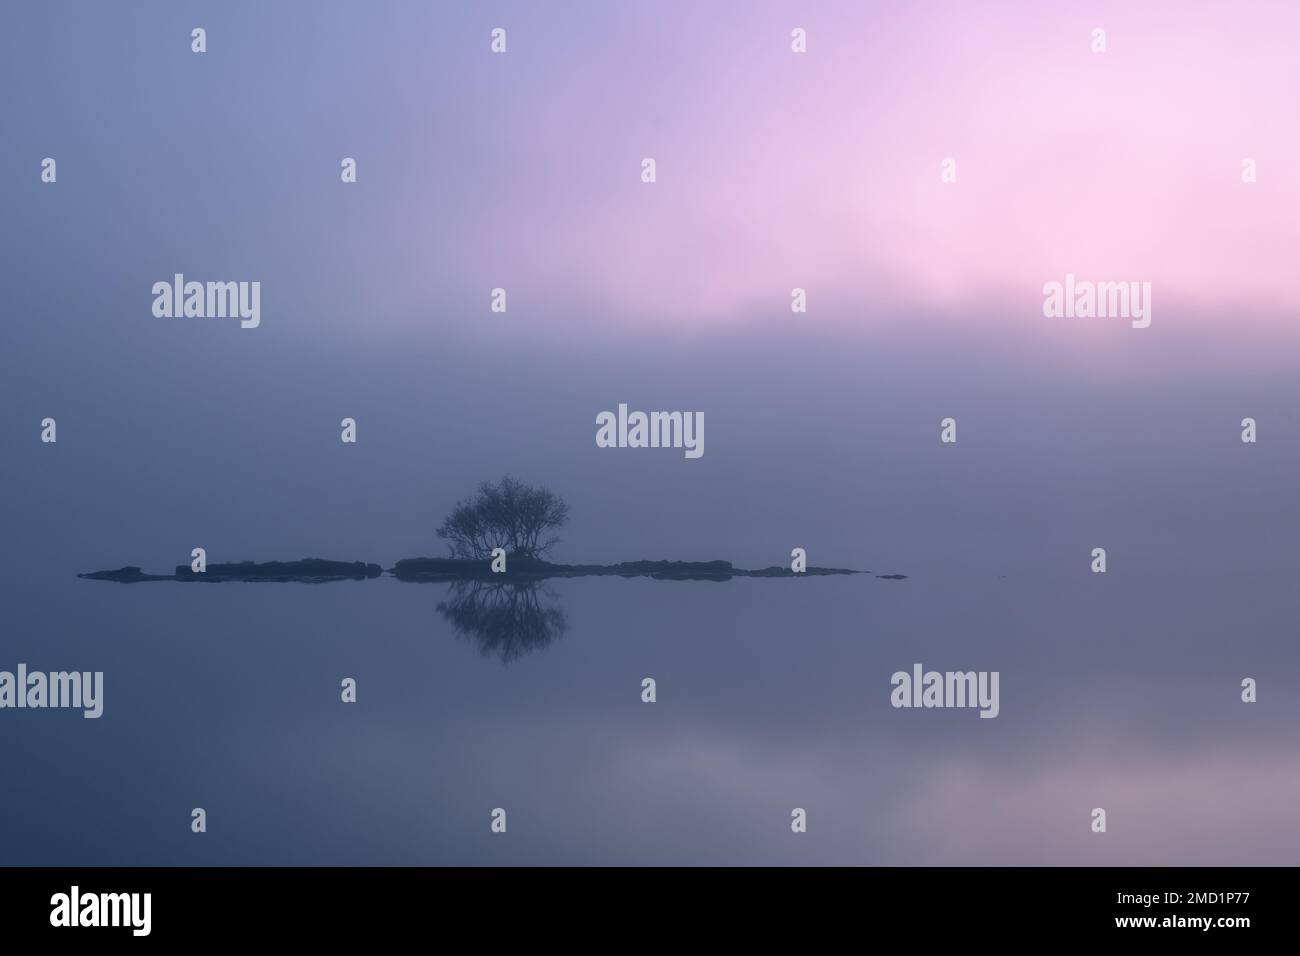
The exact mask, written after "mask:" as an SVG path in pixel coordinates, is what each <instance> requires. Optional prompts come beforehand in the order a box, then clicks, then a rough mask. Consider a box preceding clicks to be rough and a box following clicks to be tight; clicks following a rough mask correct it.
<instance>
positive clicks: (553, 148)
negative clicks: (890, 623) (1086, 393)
mask: <svg viewBox="0 0 1300 956" xmlns="http://www.w3.org/2000/svg"><path fill="white" fill-rule="evenodd" d="M1049 6H1050V7H1054V8H1055V9H1053V10H1048V9H1047V8H1048V7H1049ZM562 9H563V8H562ZM605 16H607V17H608V21H600V22H588V21H589V20H590V19H591V18H589V17H587V18H584V17H578V16H576V15H575V16H572V17H569V18H568V20H567V21H565V20H564V19H563V18H561V23H560V26H556V25H555V24H554V23H549V25H548V26H546V27H545V28H543V26H542V25H541V24H535V25H534V27H535V28H534V27H530V26H529V24H528V23H526V22H522V21H520V22H516V21H513V20H510V19H509V18H508V17H507V18H505V19H504V21H503V22H507V23H514V24H515V28H514V30H513V33H512V42H513V43H514V47H513V48H512V52H511V56H516V55H517V59H515V60H513V61H511V63H510V64H509V66H508V67H505V66H502V65H501V64H496V63H485V64H482V65H481V66H480V67H479V69H480V71H481V72H480V73H479V74H477V76H476V77H471V78H470V79H469V80H468V81H467V82H468V84H469V85H470V86H471V87H473V85H474V84H475V83H476V81H477V82H481V83H482V84H484V85H485V86H486V85H487V84H488V83H490V84H491V86H490V88H489V89H484V90H481V92H482V94H483V110H484V111H485V114H486V116H487V117H490V118H489V119H487V120H485V121H484V126H483V129H482V130H480V131H479V133H478V135H479V137H480V139H479V141H478V142H477V143H474V144H473V145H471V147H470V149H471V150H473V149H476V148H477V149H480V150H482V151H483V154H484V155H485V156H498V157H499V151H505V152H506V154H507V156H508V157H509V158H508V159H507V160H505V161H504V162H503V161H502V160H501V159H500V158H497V159H496V160H494V161H493V162H494V166H495V168H494V169H493V170H492V174H491V176H488V175H487V174H486V173H485V175H484V179H483V181H482V183H481V191H479V192H476V194H475V196H474V198H473V202H474V204H475V210H476V212H475V214H474V216H473V217H468V216H467V219H466V221H465V222H464V223H463V226H464V228H463V230H462V231H461V234H460V238H459V241H458V242H457V243H456V244H455V247H454V248H452V249H444V250H442V251H441V252H440V253H439V255H441V256H442V257H443V258H448V257H449V258H450V261H451V263H460V264H462V265H463V266H464V270H463V271H464V274H466V275H470V276H473V277H474V279H475V281H477V280H478V278H479V273H481V272H483V271H484V267H483V262H484V261H485V258H487V259H488V260H489V261H492V262H494V263H495V264H496V266H495V267H496V272H497V275H499V276H501V277H508V278H509V279H510V281H512V282H514V283H515V285H516V286H517V287H518V288H520V290H521V291H524V292H525V293H526V294H528V295H532V296H534V297H535V298H536V300H537V303H538V305H539V307H540V305H541V304H542V303H543V302H545V303H548V304H550V305H552V306H554V305H556V304H557V303H561V302H562V303H563V305H564V307H565V308H570V307H572V306H573V305H575V304H581V306H583V307H585V308H586V309H588V310H595V311H597V312H599V313H600V314H601V315H602V316H603V317H604V318H606V319H608V320H609V321H610V322H625V321H629V320H632V321H637V320H644V321H647V322H653V323H659V324H663V323H675V322H689V323H698V322H701V321H708V322H726V321H742V322H743V321H746V320H748V319H750V318H753V317H755V316H763V315H770V316H779V315H780V314H782V313H785V314H788V309H789V306H788V302H789V295H790V289H791V288H792V287H794V286H802V287H805V288H807V289H808V293H809V300H810V319H809V320H810V321H816V322H826V323H833V322H837V321H861V319H860V318H857V319H853V320H847V319H843V318H842V316H843V315H844V314H845V313H847V312H852V313H854V314H856V315H858V316H861V315H862V314H863V312H867V313H870V312H872V310H878V312H879V313H882V314H883V313H885V312H888V311H890V310H898V309H906V308H909V307H910V308H914V309H915V308H924V309H928V310H932V311H938V312H940V313H944V314H948V315H950V316H952V317H953V318H960V317H961V316H962V315H969V314H972V313H981V314H987V313H988V312H990V311H997V312H999V313H1005V314H1007V315H1008V316H1009V318H1008V321H1011V320H1013V319H1012V318H1010V316H1014V320H1019V319H1020V317H1022V316H1023V317H1024V318H1026V319H1032V318H1033V317H1034V315H1035V314H1036V313H1037V312H1038V309H1039V308H1040V306H1041V302H1042V294H1041V286H1042V284H1043V283H1044V282H1045V281H1049V280H1052V279H1058V280H1059V279H1061V278H1062V277H1063V276H1064V274H1065V273H1066V272H1073V273H1075V274H1076V275H1078V276H1079V277H1080V278H1092V279H1096V280H1124V279H1131V280H1145V281H1150V282H1152V283H1153V286H1154V290H1153V297H1154V300H1155V308H1156V322H1157V323H1159V322H1160V321H1161V319H1162V318H1163V319H1164V320H1166V321H1174V320H1175V318H1176V317H1177V316H1178V315H1179V314H1183V315H1184V316H1185V318H1184V321H1189V322H1194V321H1199V319H1198V318H1197V316H1202V317H1203V316H1206V315H1211V314H1216V315H1222V314H1223V313H1224V312H1225V311H1226V312H1227V313H1229V314H1231V315H1234V316H1235V315H1241V314H1249V315H1251V316H1254V317H1257V318H1259V319H1260V320H1261V321H1266V322H1270V323H1271V322H1290V321H1291V320H1292V319H1293V318H1294V316H1295V313H1296V310H1297V307H1300V301H1298V299H1300V294H1298V293H1297V290H1296V286H1295V283H1294V280H1293V276H1294V274H1295V273H1296V271H1297V258H1298V256H1297V253H1298V252H1300V111H1298V108H1297V99H1296V95H1297V91H1300V57H1298V56H1296V54H1295V51H1294V48H1293V38H1294V36H1295V35H1296V34H1297V30H1298V29H1300V6H1297V5H1295V4H1292V3H1259V4H1245V5H1235V6H1233V5H1225V4H1217V5H1213V6H1211V5H1209V4H1198V3H1187V2H1146V3H1114V4H1110V3H1096V4H1075V3H1072V4H1051V5H1049V4H1042V3H996V4H971V3H929V2H918V3H906V4H903V3H873V4H864V3H848V4H767V5H754V6H752V7H751V5H748V4H746V5H745V13H744V15H743V16H741V15H740V14H739V13H738V12H737V11H736V10H735V9H734V8H732V7H731V6H730V5H725V4H717V5H707V7H706V8H705V9H702V10H699V11H697V12H695V13H694V14H692V16H691V17H688V18H686V19H685V20H683V18H681V17H678V18H674V19H672V20H668V19H664V18H657V17H654V16H651V15H650V14H649V13H647V12H641V13H632V12H626V11H620V12H619V13H618V14H613V13H607V14H605ZM631 18H639V19H637V21H636V22H630V20H631ZM566 24H567V26H566ZM795 26H803V27H805V28H806V29H807V30H808V46H809V50H808V53H807V54H805V55H796V54H794V53H792V52H791V51H790V47H789V44H790V39H789V32H790V30H791V29H792V28H793V27H795ZM580 27H581V28H582V29H581V32H573V31H576V30H578V29H579V28H580ZM1094 27H1101V28H1103V29H1105V31H1106V41H1107V48H1108V49H1107V52H1105V53H1104V54H1095V53H1093V52H1091V51H1090V41H1091V31H1092V29H1093V28H1094ZM566 43H567V44H568V45H567V46H565V47H564V48H565V49H569V50H571V51H572V55H571V56H570V57H568V58H563V57H559V55H558V54H557V50H556V44H561V45H562V46H563V45H564V44H566ZM498 67H500V69H499V70H498V72H499V74H500V75H499V76H495V77H493V78H491V79H485V76H484V72H482V71H488V70H493V69H498ZM506 69H509V70H512V71H513V73H506V72H505V70H506ZM643 156H652V157H654V158H655V159H656V161H657V163H658V182H657V183H656V184H654V185H644V184H642V183H641V182H640V181H639V168H640V161H641V159H642V157H643ZM945 157H953V158H954V159H955V160H956V162H957V177H958V178H957V182H956V183H955V184H951V185H946V184H943V183H941V181H940V175H939V171H940V163H941V161H942V160H943V159H944V158H945ZM1246 157H1251V158H1253V159H1255V160H1256V162H1257V164H1258V177H1259V181H1258V182H1256V183H1254V184H1252V185H1246V184H1243V183H1242V181H1241V164H1242V160H1243V159H1244V158H1246ZM417 208H418V207H417ZM410 215H411V216H412V219H411V221H410V222H409V223H408V228H409V229H410V231H411V233H412V239H413V240H414V241H416V242H417V243H419V242H421V241H423V242H426V243H438V244H439V245H441V244H442V243H444V242H445V239H446V237H445V236H444V235H441V228H439V229H434V228H431V227H429V226H428V225H427V223H426V224H425V225H424V226H421V224H420V222H419V220H418V218H415V216H416V214H415V213H412V214H410ZM450 271H453V272H454V271H457V270H456V269H455V268H454V267H453V268H452V269H451V270H450ZM483 281H487V276H483ZM501 282H502V284H508V283H506V281H505V278H502V279H501ZM479 284H481V283H479ZM492 284H496V283H495V282H493V283H492ZM473 291H474V293H475V294H476V295H477V294H478V289H477V285H475V286H474V289H473ZM832 307H833V308H832ZM819 313H820V314H819ZM832 313H834V314H832Z"/></svg>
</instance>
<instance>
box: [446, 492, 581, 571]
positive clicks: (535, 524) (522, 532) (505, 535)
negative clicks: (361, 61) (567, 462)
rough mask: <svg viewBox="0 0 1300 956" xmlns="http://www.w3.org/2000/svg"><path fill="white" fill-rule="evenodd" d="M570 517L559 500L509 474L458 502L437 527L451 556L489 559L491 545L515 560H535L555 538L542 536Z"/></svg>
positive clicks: (556, 539)
mask: <svg viewBox="0 0 1300 956" xmlns="http://www.w3.org/2000/svg"><path fill="white" fill-rule="evenodd" d="M568 517H569V506H568V504H567V503H566V502H565V500H564V499H563V498H561V497H560V496H559V495H557V494H555V492H553V491H548V490H547V489H545V488H534V487H532V486H531V485H525V484H524V483H523V482H520V481H516V480H515V479H514V478H511V477H510V476H509V475H507V476H506V477H504V478H502V479H501V480H500V481H499V482H497V483H496V484H493V483H492V482H490V481H485V482H483V484H481V485H479V487H478V492H477V493H476V494H475V495H474V496H473V497H472V498H470V499H468V500H466V501H462V502H459V503H458V504H457V505H456V507H455V508H454V509H452V512H451V514H449V515H447V517H446V518H445V519H444V520H443V522H442V524H441V525H440V526H439V528H438V537H440V538H445V539H446V540H447V547H448V548H449V549H450V550H451V556H452V557H453V558H473V559H478V558H488V557H490V556H491V555H492V549H493V548H504V549H505V551H506V554H508V555H510V556H511V557H519V558H540V557H541V556H542V555H543V554H545V553H546V551H547V549H549V548H550V547H551V546H552V545H554V544H555V543H556V542H557V541H559V540H560V539H559V538H558V537H555V536H553V535H552V536H551V537H544V536H545V535H547V534H548V533H549V532H550V531H552V530H553V529H555V528H558V527H560V526H561V525H563V524H564V522H565V521H566V520H568Z"/></svg>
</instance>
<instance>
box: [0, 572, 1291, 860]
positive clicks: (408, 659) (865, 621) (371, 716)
mask: <svg viewBox="0 0 1300 956" xmlns="http://www.w3.org/2000/svg"><path fill="white" fill-rule="evenodd" d="M1103 583H1104V586H1103ZM28 585H29V586H28V587H25V588H23V589H22V592H21V593H20V594H18V595H16V606H15V607H11V608H10V614H11V615H13V618H12V619H14V620H16V627H15V634H16V640H14V641H12V642H7V644H9V645H10V646H12V648H13V650H12V652H11V653H12V655H16V656H15V661H16V660H26V661H28V662H29V663H30V664H31V665H32V666H33V667H36V666H38V664H39V663H40V662H44V664H45V666H47V667H49V668H50V669H54V668H55V666H56V665H59V666H72V663H73V662H75V666H77V667H85V668H94V669H102V670H104V671H105V672H106V691H105V714H104V716H103V717H102V718H101V719H99V720H98V721H88V720H83V719H81V717H80V716H79V715H78V714H77V713H75V712H57V711H47V712H39V713H37V712H31V711H22V712H19V711H10V712H8V713H6V714H5V721H6V733H5V735H4V737H3V739H2V740H0V754H2V757H3V763H4V765H5V767H6V768H8V773H7V774H6V776H7V777H8V779H9V781H10V783H9V785H8V786H7V787H6V788H5V798H4V799H5V803H6V814H5V817H4V819H5V825H4V827H3V830H0V834H2V841H0V849H2V851H3V858H4V862H7V863H67V864H96V863H103V864H109V863H138V864H160V863H217V864H239V863H250V864H276V863H287V864H316V863H318V864H325V863H362V864H380V863H396V864H421V863H642V862H650V863H808V862H812V863H897V864H909V863H917V864H923V863H956V864H962V863H986V862H995V863H1067V862H1080V863H1110V862H1119V863H1172V862H1182V863H1231V862H1241V863H1263V862H1273V863H1285V862H1292V861H1293V860H1294V857H1295V851H1296V841H1295V838H1294V826H1293V823H1292V820H1293V818H1294V807H1295V805H1296V804H1295V800H1296V797H1297V796H1298V795H1300V779H1298V777H1297V771H1296V763H1295V759H1294V748H1295V737H1294V728H1295V727H1296V726H1297V721H1296V718H1297V710H1296V704H1295V701H1296V699H1297V698H1296V694H1295V691H1296V689H1297V688H1296V685H1295V681H1294V679H1293V678H1288V677H1286V676H1279V675H1287V674H1292V675H1293V674H1295V672H1296V665H1297V663H1300V652H1297V651H1296V650H1295V649H1294V645H1289V646H1287V645H1279V644H1277V643H1276V642H1274V641H1271V640H1264V639H1261V638H1258V637H1254V636H1252V628H1251V627H1250V626H1248V625H1249V624H1250V622H1251V621H1258V622H1267V621H1271V620H1279V619H1284V618H1286V617H1288V616H1290V615H1291V614H1293V612H1294V603H1295V598H1294V597H1293V589H1291V588H1290V587H1289V586H1288V585H1287V582H1286V581H1283V580H1276V581H1268V580H1258V579H1256V580H1250V581H1246V580H1236V581H1234V580H1232V579H1230V578H1213V577H1205V578H1204V579H1201V580H1190V579H1187V578H1185V577H1179V578H1173V579H1168V580H1161V579H1155V578H1147V579H1140V580H1135V579H1127V580H1126V579H1123V578H1121V577H1118V576H1115V575H1111V576H1109V578H1108V579H1104V582H1103V580H1102V579H1096V578H1093V577H1092V576H1090V575H1087V576H1080V577H1077V578H1076V579H1074V580H1073V581H1067V580H1062V579H1059V578H1058V579H1053V578H1049V577H1044V576H1033V575H1028V576H1023V577H1014V576H1011V577H1006V578H998V577H997V576H992V575H990V576H987V577H982V578H976V577H974V576H965V577H963V576H960V575H947V576H945V575H941V574H936V575H935V576H933V577H925V576H922V577H916V578H912V579H910V580H908V581H903V582H889V581H879V580H876V579H874V578H869V577H865V576H861V577H854V578H827V579H805V580H797V581H787V580H778V581H762V580H737V581H732V582H728V583H710V582H660V581H652V580H645V579H637V580H621V579H586V580H570V581H562V582H557V583H555V584H553V585H551V586H549V587H547V588H546V589H544V592H539V593H538V594H537V595H535V597H536V600H537V602H538V603H537V605H536V608H537V609H538V611H539V612H540V613H545V612H546V611H547V610H550V609H559V610H561V611H562V612H563V618H564V620H563V622H562V624H561V625H560V626H559V627H557V628H555V629H556V630H559V629H560V628H562V629H563V633H562V634H560V635H559V636H558V637H556V638H555V639H554V640H552V641H551V642H550V643H549V644H542V645H541V646H534V647H531V648H530V647H528V646H526V643H527V642H526V641H525V642H524V643H523V644H516V646H514V647H508V646H505V645H500V644H497V645H491V646H485V645H484V643H483V641H482V640H481V639H480V638H481V635H479V636H478V637H476V636H475V635H473V634H466V633H458V631H457V629H456V628H455V627H453V625H452V624H451V623H450V622H449V621H448V619H447V617H446V615H445V614H444V613H443V612H440V611H439V610H438V604H439V603H440V602H443V603H444V606H445V602H447V601H448V599H449V598H454V594H451V593H450V592H451V589H450V588H449V587H448V586H446V585H415V584H402V583H398V582H396V581H393V580H390V579H383V580H379V581H372V582H356V583H352V582H349V583H340V584H332V585H319V586H309V585H296V584H294V585H275V584H264V585H256V584H222V585H206V586H199V585H195V586H181V585H171V584H158V585H141V586H121V585H114V584H106V583H99V582H87V581H80V580H76V579H62V580H46V581H39V582H38V581H30V582H28ZM1243 593H1249V594H1250V595H1252V598H1251V601H1250V607H1249V610H1245V611H1244V613H1245V617H1243V610H1244V609H1243V605H1242V600H1241V597H1242V595H1243ZM1121 611H1122V613H1120V612H1121ZM15 612H16V614H15ZM547 620H549V621H551V622H552V623H553V624H554V623H555V622H556V618H555V617H554V615H552V616H550V617H548V618H547ZM92 622H93V626H92ZM267 622H275V623H267ZM1263 630H1264V629H1260V631H1259V632H1260V633H1263ZM991 635H992V636H991ZM523 637H525V638H526V637H527V635H523ZM503 648H504V649H505V651H506V654H505V656H507V657H510V656H511V655H515V656H513V659H511V660H509V662H508V663H507V662H505V661H503V653H502V652H503ZM914 661H920V662H922V663H924V664H926V665H927V666H932V667H936V668H938V669H993V670H999V671H1000V672H1001V674H1002V678H1001V715H1000V716H999V717H998V718H997V719H995V720H987V719H985V720H981V719H978V718H977V716H976V712H975V711H972V710H930V711H908V710H895V709H893V708H891V707H890V706H889V700H888V693H889V684H888V679H889V675H890V674H891V673H892V672H893V671H894V670H898V669H904V670H906V669H909V668H910V665H911V664H912V663H913V662H914ZM1238 674H1242V675H1247V674H1264V675H1269V676H1268V678H1267V679H1266V680H1264V681H1263V682H1262V687H1261V701H1260V703H1259V704H1257V705H1255V706H1252V707H1247V706H1245V705H1243V704H1241V703H1240V702H1239V700H1238V690H1237V688H1236V679H1235V678H1236V675H1238ZM1225 675H1226V676H1225ZM344 676H353V677H355V678H356V679H357V681H358V685H359V701H358V703H356V704H355V705H344V704H342V703H341V702H340V701H339V691H338V686H339V681H340V680H341V679H342V678H343V677H344ZM646 676H651V677H654V678H655V679H656V681H657V683H658V701H657V702H656V703H654V704H646V703H642V702H641V700H640V681H641V679H642V678H643V677H646ZM195 806H202V807H204V808H205V809H206V810H207V811H208V819H209V829H208V832H207V833H206V834H204V835H194V834H192V833H190V831H189V811H190V809H191V808H192V807H195ZM796 806H798V807H803V808H805V809H807V811H808V814H809V828H808V832H807V834H806V835H803V836H800V837H796V836H794V835H793V834H791V832H790V830H789V814H790V810H791V808H792V807H796ZM1094 806H1104V807H1106V809H1107V812H1108V815H1109V832H1108V833H1107V834H1105V835H1104V836H1099V835H1095V834H1092V833H1090V832H1089V828H1088V823H1089V817H1088V813H1089V811H1090V810H1091V808H1092V807H1094ZM494 807H504V808H505V809H506V810H507V813H508V825H509V829H508V832H507V834H505V835H504V836H502V835H493V834H491V833H490V832H489V815H490V812H491V810H492V809H493V808H494Z"/></svg>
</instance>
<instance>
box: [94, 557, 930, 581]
mask: <svg viewBox="0 0 1300 956" xmlns="http://www.w3.org/2000/svg"><path fill="white" fill-rule="evenodd" d="M870 573H871V572H869V571H855V570H851V569H848V568H815V567H810V568H808V570H806V571H801V572H795V571H792V570H790V569H789V568H787V567H781V566H779V565H773V566H772V567H768V568H760V569H757V570H748V569H746V568H737V567H735V566H733V565H732V563H731V562H730V561H623V562H621V563H619V564H553V563H551V562H549V561H541V560H538V559H535V558H511V559H509V561H508V562H507V570H505V571H502V572H493V571H492V570H491V565H490V562H489V561H472V560H462V559H459V558H403V559H402V560H400V561H398V562H397V564H396V565H395V566H394V567H392V568H389V569H387V570H385V569H384V568H383V567H381V566H380V565H378V564H369V563H366V562H364V561H330V560H326V559H324V558H304V559H302V560H301V561H266V562H261V563H258V562H254V561H239V562H233V563H226V564H209V565H208V566H207V570H206V571H203V572H195V571H193V570H191V568H190V566H189V565H188V564H181V565H177V566H176V568H175V570H174V571H173V573H171V574H147V573H145V572H144V571H143V570H141V569H140V568H139V567H138V566H136V565H127V566H125V567H121V568H117V569H115V570H109V571H92V572H89V573H86V574H78V575H77V577H79V578H85V579H87V580H90V581H114V582H116V583H119V584H139V583H144V582H149V581H186V582H208V583H219V582H223V581H246V582H274V583H285V582H299V583H302V584H324V583H327V582H330V581H364V580H368V579H371V578H378V577H381V576H383V575H385V574H389V575H392V576H393V577H395V578H396V579H397V580H399V581H410V582H448V581H488V580H492V581H511V580H514V581H540V580H543V579H546V578H580V577H602V576H617V577H623V578H641V577H648V578H654V579H656V580H660V581H729V580H731V579H732V578H801V577H819V576H824V575H829V574H870ZM876 577H877V578H881V579H883V580H889V581H901V580H904V579H906V577H907V575H905V574H877V575H876Z"/></svg>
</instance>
